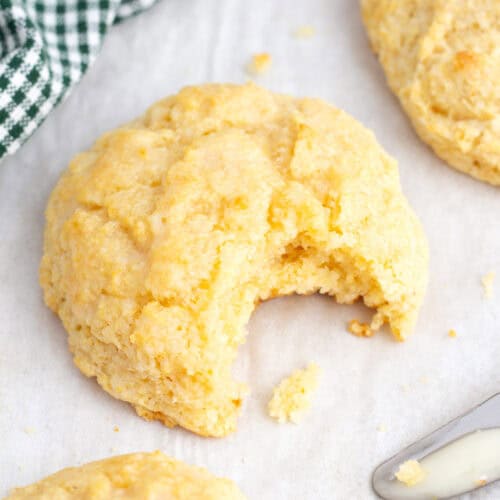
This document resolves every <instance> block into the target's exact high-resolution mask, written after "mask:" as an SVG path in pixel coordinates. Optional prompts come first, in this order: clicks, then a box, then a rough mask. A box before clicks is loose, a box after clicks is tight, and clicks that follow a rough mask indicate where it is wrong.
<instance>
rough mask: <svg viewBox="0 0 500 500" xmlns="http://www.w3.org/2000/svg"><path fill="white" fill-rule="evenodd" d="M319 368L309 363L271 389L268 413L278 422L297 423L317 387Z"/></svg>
mask: <svg viewBox="0 0 500 500" xmlns="http://www.w3.org/2000/svg"><path fill="white" fill-rule="evenodd" d="M319 375H320V369H319V367H318V366H317V365H316V364H315V363H311V364H310V365H309V366H308V367H307V368H306V369H304V370H296V371H295V372H293V373H292V375H290V376H289V377H287V378H285V379H284V380H282V381H281V382H280V383H279V385H278V386H277V387H275V388H274V390H273V397H272V398H271V401H270V402H269V415H270V416H271V417H273V418H275V419H276V420H278V422H280V423H283V422H287V421H291V422H293V423H295V424H296V423H298V422H299V421H300V420H301V419H302V417H303V416H304V414H305V412H306V411H307V410H308V409H309V407H310V406H311V396H312V395H313V393H314V392H315V391H316V389H317V387H318V378H319Z"/></svg>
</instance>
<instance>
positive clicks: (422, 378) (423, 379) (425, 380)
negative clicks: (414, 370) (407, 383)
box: [419, 376, 429, 385]
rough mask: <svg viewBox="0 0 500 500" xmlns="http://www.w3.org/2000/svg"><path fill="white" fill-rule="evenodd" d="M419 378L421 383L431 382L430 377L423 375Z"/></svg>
mask: <svg viewBox="0 0 500 500" xmlns="http://www.w3.org/2000/svg"><path fill="white" fill-rule="evenodd" d="M419 380H420V383H421V384H425V385H427V384H428V383H429V377H425V376H423V377H420V378H419Z"/></svg>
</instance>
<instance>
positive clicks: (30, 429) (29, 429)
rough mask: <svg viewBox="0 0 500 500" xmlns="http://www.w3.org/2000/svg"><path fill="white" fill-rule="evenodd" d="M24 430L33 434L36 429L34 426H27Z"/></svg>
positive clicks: (29, 434) (30, 434)
mask: <svg viewBox="0 0 500 500" xmlns="http://www.w3.org/2000/svg"><path fill="white" fill-rule="evenodd" d="M23 431H24V432H25V433H26V434H28V436H32V435H33V434H35V432H36V431H35V429H34V428H33V427H25V428H24V429H23Z"/></svg>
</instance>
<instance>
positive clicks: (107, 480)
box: [5, 451, 245, 500]
mask: <svg viewBox="0 0 500 500" xmlns="http://www.w3.org/2000/svg"><path fill="white" fill-rule="evenodd" d="M29 498H31V499H34V498H36V499H38V500H71V499H74V500H76V499H79V500H82V499H85V500H113V499H117V500H118V499H120V500H126V499H129V500H133V499H136V500H145V499H153V498H158V499H159V498H164V499H169V500H188V499H189V500H244V498H245V497H244V496H243V494H242V493H241V492H240V491H239V489H238V488H237V486H236V485H235V484H234V483H233V482H232V481H229V480H228V479H220V478H217V477H215V476H213V475H212V474H210V473H209V472H208V471H207V470H205V469H202V468H200V467H194V466H192V465H186V464H184V463H182V462H179V461H177V460H174V459H172V458H169V457H167V456H165V455H164V454H163V453H160V452H159V451H156V452H154V453H134V454H131V455H121V456H118V457H112V458H107V459H105V460H100V461H98V462H91V463H88V464H85V465H82V466H80V467H70V468H68V469H63V470H61V471H59V472H56V473H55V474H53V475H51V476H48V477H46V478H45V479H42V480H41V481H39V482H38V483H35V484H33V485H31V486H25V487H24V488H16V489H15V490H14V491H13V492H12V493H11V494H10V495H9V496H7V497H6V499H5V500H24V499H29Z"/></svg>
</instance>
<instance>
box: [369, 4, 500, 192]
mask: <svg viewBox="0 0 500 500" xmlns="http://www.w3.org/2000/svg"><path fill="white" fill-rule="evenodd" d="M361 4H362V11H363V18H364V22H365V25H366V28H367V31H368V34H369V37H370V40H371V43H372V46H373V49H374V50H375V52H376V53H377V54H378V57H379V59H380V62H381V64H382V66H383V68H384V70H385V73H386V76H387V80H388V83H389V85H390V87H391V89H392V90H393V92H394V93H395V94H396V95H397V96H398V97H399V100H400V101H401V104H402V106H403V108H404V109H405V111H406V113H407V114H408V116H409V117H410V119H411V121H412V122H413V125H414V127H415V129H416V131H417V133H418V134H419V135H420V137H421V138H422V140H423V141H425V142H426V143H428V144H429V145H430V146H431V147H432V148H433V149H434V151H435V152H436V154H437V155H438V156H440V157H441V158H443V159H444V160H445V161H447V162H448V163H449V164H450V165H452V166H453V167H455V168H457V169H458V170H461V171H462V172H465V173H467V174H469V175H472V176H473V177H476V178H478V179H480V180H483V181H486V182H489V183H491V184H493V185H497V186H498V185H500V85H499V84H498V82H499V81H500V52H499V50H498V47H499V46H500V2H499V1H498V0H452V1H450V0H398V1H395V0H362V1H361Z"/></svg>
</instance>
